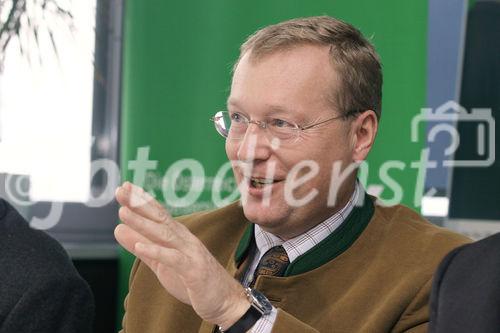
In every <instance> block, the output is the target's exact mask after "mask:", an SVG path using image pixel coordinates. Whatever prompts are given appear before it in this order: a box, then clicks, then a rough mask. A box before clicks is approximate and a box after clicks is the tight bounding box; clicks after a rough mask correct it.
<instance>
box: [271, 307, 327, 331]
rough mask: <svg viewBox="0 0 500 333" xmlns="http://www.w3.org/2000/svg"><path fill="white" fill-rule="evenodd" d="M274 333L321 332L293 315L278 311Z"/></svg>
mask: <svg viewBox="0 0 500 333" xmlns="http://www.w3.org/2000/svg"><path fill="white" fill-rule="evenodd" d="M272 333H319V331H318V330H316V329H314V328H312V327H311V326H309V325H307V324H306V323H304V322H302V321H300V320H299V319H297V318H295V317H294V316H292V315H291V314H289V313H287V312H285V311H283V310H281V309H278V315H277V316H276V321H275V322H274V326H273V331H272Z"/></svg>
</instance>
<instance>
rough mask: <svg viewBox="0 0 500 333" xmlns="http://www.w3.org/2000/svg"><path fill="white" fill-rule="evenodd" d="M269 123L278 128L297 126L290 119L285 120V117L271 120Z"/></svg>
mask: <svg viewBox="0 0 500 333" xmlns="http://www.w3.org/2000/svg"><path fill="white" fill-rule="evenodd" d="M269 125H271V126H273V127H278V128H294V127H295V126H294V125H293V124H291V123H289V122H288V121H286V120H283V119H272V120H271V121H270V122H269Z"/></svg>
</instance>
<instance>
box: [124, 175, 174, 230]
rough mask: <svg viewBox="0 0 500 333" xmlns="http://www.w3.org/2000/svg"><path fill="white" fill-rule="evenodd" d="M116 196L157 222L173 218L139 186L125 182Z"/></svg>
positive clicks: (138, 212) (131, 207) (140, 213)
mask: <svg viewBox="0 0 500 333" xmlns="http://www.w3.org/2000/svg"><path fill="white" fill-rule="evenodd" d="M115 196H116V200H117V201H118V203H119V204H120V205H122V206H127V207H129V208H130V209H132V210H133V211H135V212H136V213H137V214H139V215H142V216H144V217H145V218H148V219H150V220H153V221H155V222H166V221H170V220H172V217H171V216H170V214H169V213H168V211H167V210H166V209H165V207H163V206H162V205H161V204H160V203H159V202H158V201H157V200H156V199H155V198H153V196H151V194H149V193H148V192H146V191H144V190H143V189H142V188H141V187H139V186H135V185H133V184H131V183H129V182H125V183H124V184H123V185H122V186H120V187H119V188H118V189H117V190H116V194H115Z"/></svg>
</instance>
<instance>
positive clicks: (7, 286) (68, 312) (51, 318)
mask: <svg viewBox="0 0 500 333" xmlns="http://www.w3.org/2000/svg"><path fill="white" fill-rule="evenodd" d="M93 316H94V303H93V296H92V293H91V291H90V288H89V286H88V285H87V283H86V282H85V281H84V280H83V279H82V278H81V277H80V275H79V274H78V272H77V271H76V269H75V268H74V266H73V264H72V262H71V260H70V259H69V257H68V255H67V253H66V251H65V250H64V249H63V247H62V246H61V245H60V244H59V243H58V242H57V241H56V240H54V239H53V238H51V237H50V236H48V235H47V234H46V233H44V232H43V231H40V230H34V229H32V228H30V226H29V224H28V223H27V221H26V220H25V219H24V218H23V217H22V216H21V215H20V214H19V213H18V212H17V211H16V210H15V209H14V208H13V207H12V206H11V205H10V204H9V203H7V202H6V201H5V200H3V199H1V198H0V333H3V332H51V333H52V332H82V333H84V332H91V330H92V329H91V327H92V320H93Z"/></svg>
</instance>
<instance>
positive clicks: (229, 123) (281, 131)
mask: <svg viewBox="0 0 500 333" xmlns="http://www.w3.org/2000/svg"><path fill="white" fill-rule="evenodd" d="M360 112H362V111H360V110H353V111H349V112H346V113H345V114H342V115H339V116H335V117H332V118H328V119H326V120H322V121H319V122H317V123H314V124H310V125H307V126H300V125H297V124H295V123H293V122H289V121H286V120H282V119H278V118H272V119H270V120H266V121H262V120H251V119H249V118H248V117H246V116H245V115H243V114H241V113H239V112H232V113H229V112H227V111H219V112H217V113H216V114H215V116H213V117H212V118H210V120H212V121H213V122H214V124H215V129H216V130H217V132H218V133H219V134H220V135H222V136H223V137H225V138H227V139H230V140H241V139H243V138H244V137H245V134H246V132H247V129H248V126H249V125H250V124H255V125H257V126H258V127H260V128H261V129H263V130H267V132H268V133H269V134H270V135H271V138H278V139H279V140H281V141H286V142H295V141H296V140H297V138H298V137H299V136H300V133H301V132H302V131H305V130H308V129H310V128H314V127H317V126H319V125H322V124H325V123H327V122H330V121H333V120H337V119H347V118H348V117H349V116H352V115H354V114H356V113H360Z"/></svg>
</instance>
